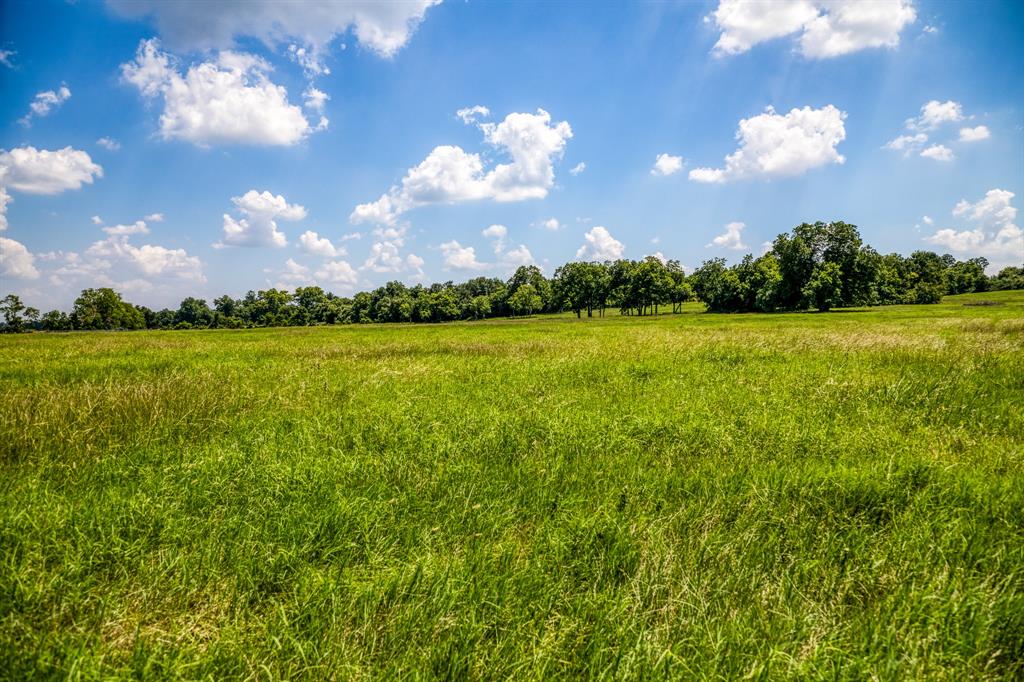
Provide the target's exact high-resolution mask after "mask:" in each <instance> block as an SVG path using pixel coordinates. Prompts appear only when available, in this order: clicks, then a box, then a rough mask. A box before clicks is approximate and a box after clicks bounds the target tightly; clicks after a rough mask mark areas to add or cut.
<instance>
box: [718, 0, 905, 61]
mask: <svg viewBox="0 0 1024 682" xmlns="http://www.w3.org/2000/svg"><path fill="white" fill-rule="evenodd" d="M916 19H917V13H916V11H915V10H914V6H913V4H912V3H911V2H910V0H871V1H870V2H867V1H865V0H772V1H771V2H763V1H761V0H720V2H719V3H718V8H717V9H716V10H715V11H714V12H712V13H711V14H710V15H709V16H708V18H707V19H706V21H708V22H714V24H715V25H716V26H717V27H718V28H719V30H720V31H721V33H720V35H719V38H718V42H716V43H715V47H714V50H713V52H714V53H715V54H717V55H731V54H738V53H741V52H746V51H747V50H749V49H750V48H752V47H753V46H755V45H757V44H758V43H763V42H765V41H768V40H774V39H777V38H782V37H784V36H789V35H793V34H799V36H800V39H799V46H800V47H799V49H800V53H801V54H802V55H803V56H804V57H808V58H811V59H826V58H830V57H838V56H840V55H845V54H850V53H851V52H857V51H859V50H865V49H869V48H879V47H888V48H893V47H896V46H898V45H899V43H900V33H901V32H902V31H903V29H904V28H905V27H906V26H908V25H909V24H912V23H913V22H914V21H915V20H916Z"/></svg>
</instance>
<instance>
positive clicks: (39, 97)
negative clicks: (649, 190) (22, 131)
mask: <svg viewBox="0 0 1024 682" xmlns="http://www.w3.org/2000/svg"><path fill="white" fill-rule="evenodd" d="M69 99H71V90H69V89H68V86H66V85H64V84H63V83H61V86H60V87H59V88H57V89H56V90H45V91H43V92H37V93H36V96H35V98H34V99H33V100H32V103H31V104H29V105H28V113H27V114H25V115H24V116H23V117H22V118H21V120H20V122H21V124H22V125H23V126H26V127H27V126H28V125H30V124H31V122H32V117H33V116H38V117H40V118H42V117H43V116H47V115H49V113H50V112H51V111H52V110H53V109H56V108H57V107H59V106H60V105H62V104H64V102H67V101H68V100H69Z"/></svg>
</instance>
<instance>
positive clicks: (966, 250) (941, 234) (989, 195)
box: [925, 189, 1024, 269]
mask: <svg viewBox="0 0 1024 682" xmlns="http://www.w3.org/2000/svg"><path fill="white" fill-rule="evenodd" d="M1013 197H1014V194H1013V192H1009V191H1007V190H1004V189H992V190H989V191H988V192H986V194H985V196H984V198H982V199H979V200H978V201H976V202H974V203H971V202H969V201H967V200H966V199H962V200H960V202H958V203H957V205H956V206H955V207H954V208H953V216H954V217H958V218H961V219H963V220H966V221H968V222H969V223H972V224H973V225H974V227H973V229H969V230H959V231H958V230H954V229H952V228H945V229H942V230H938V231H937V232H935V234H933V235H931V236H930V237H927V238H926V239H925V241H928V242H930V243H932V244H935V245H937V246H942V247H944V248H947V249H949V250H950V251H952V252H953V253H955V254H960V255H966V256H984V257H985V258H988V259H989V261H990V263H991V264H992V265H993V267H994V268H995V269H998V268H999V267H1001V266H1005V265H1020V264H1021V263H1022V262H1024V231H1022V230H1021V228H1020V227H1019V226H1018V225H1017V224H1016V219H1017V208H1016V207H1015V206H1014V205H1013V203H1012V200H1013Z"/></svg>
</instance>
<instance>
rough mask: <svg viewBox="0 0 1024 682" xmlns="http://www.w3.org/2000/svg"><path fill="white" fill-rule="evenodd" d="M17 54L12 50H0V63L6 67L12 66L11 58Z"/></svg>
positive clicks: (10, 67)
mask: <svg viewBox="0 0 1024 682" xmlns="http://www.w3.org/2000/svg"><path fill="white" fill-rule="evenodd" d="M16 54H18V53H17V52H15V51H14V50H0V64H3V65H4V66H6V67H7V68H8V69H13V68H14V60H12V59H11V57H13V56H14V55H16Z"/></svg>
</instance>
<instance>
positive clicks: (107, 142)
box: [96, 137, 121, 152]
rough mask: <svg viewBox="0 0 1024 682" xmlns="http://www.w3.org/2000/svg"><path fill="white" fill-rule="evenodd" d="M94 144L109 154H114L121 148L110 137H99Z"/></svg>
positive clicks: (118, 143)
mask: <svg viewBox="0 0 1024 682" xmlns="http://www.w3.org/2000/svg"><path fill="white" fill-rule="evenodd" d="M96 144H98V145H99V146H101V147H103V148H104V149H106V150H107V151H109V152H116V151H117V150H118V149H120V148H121V143H120V142H118V141H117V140H115V139H114V138H112V137H101V138H100V139H98V140H96Z"/></svg>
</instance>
